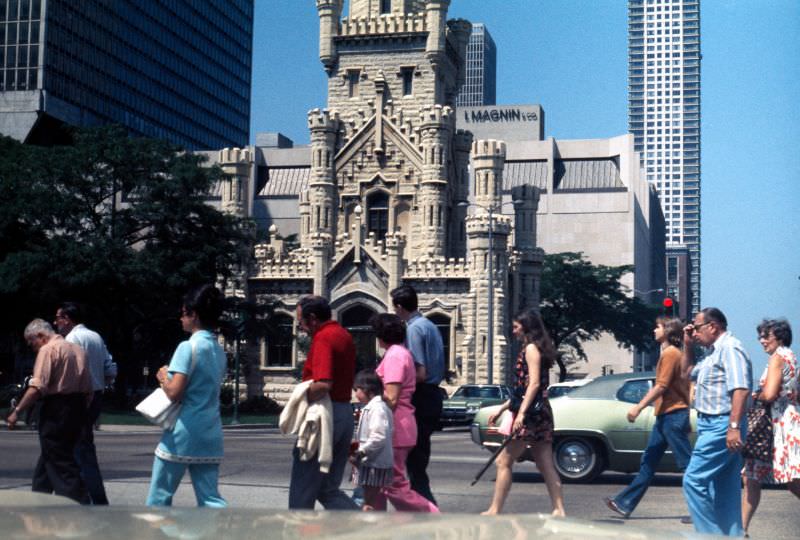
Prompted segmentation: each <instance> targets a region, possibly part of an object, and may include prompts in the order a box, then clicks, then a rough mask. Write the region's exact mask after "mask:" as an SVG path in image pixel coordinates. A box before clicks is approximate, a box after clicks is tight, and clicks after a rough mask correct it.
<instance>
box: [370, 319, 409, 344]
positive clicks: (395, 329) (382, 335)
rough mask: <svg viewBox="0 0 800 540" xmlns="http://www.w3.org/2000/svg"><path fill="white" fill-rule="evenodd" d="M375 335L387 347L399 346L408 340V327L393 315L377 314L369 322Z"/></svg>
mask: <svg viewBox="0 0 800 540" xmlns="http://www.w3.org/2000/svg"><path fill="white" fill-rule="evenodd" d="M369 324H371V325H372V328H373V329H375V335H376V336H377V337H378V338H379V339H382V340H383V342H384V343H386V344H387V345H397V344H398V343H403V342H404V341H405V340H406V325H405V323H403V319H401V318H400V317H398V316H397V315H395V314H393V313H377V314H375V315H373V316H372V318H371V319H370V320H369Z"/></svg>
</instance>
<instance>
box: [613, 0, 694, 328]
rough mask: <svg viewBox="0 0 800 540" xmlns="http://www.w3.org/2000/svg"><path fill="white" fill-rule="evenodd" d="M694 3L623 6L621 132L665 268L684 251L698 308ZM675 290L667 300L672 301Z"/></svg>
mask: <svg viewBox="0 0 800 540" xmlns="http://www.w3.org/2000/svg"><path fill="white" fill-rule="evenodd" d="M700 59H701V55H700V0H628V127H629V130H630V131H631V133H633V134H634V137H635V150H636V151H637V152H639V153H640V158H641V164H642V168H643V169H644V173H645V175H646V177H647V180H648V182H650V183H651V184H652V185H654V186H656V188H657V189H658V192H659V195H660V197H661V205H662V208H663V210H664V217H665V220H666V227H667V232H666V234H667V257H666V259H667V266H668V268H669V267H670V264H672V265H673V266H674V265H675V264H677V259H676V260H673V259H674V258H677V257H680V256H681V254H682V253H684V252H685V251H686V250H688V253H689V271H688V278H689V291H690V292H691V294H690V296H691V298H687V299H686V300H685V302H687V303H689V304H690V306H691V311H692V312H695V311H697V310H698V309H699V307H700ZM680 290H681V287H680V286H679V285H669V287H668V291H667V294H669V295H670V296H672V297H675V298H679V296H680Z"/></svg>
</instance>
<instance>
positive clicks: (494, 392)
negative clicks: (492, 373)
mask: <svg viewBox="0 0 800 540" xmlns="http://www.w3.org/2000/svg"><path fill="white" fill-rule="evenodd" d="M510 397H511V389H510V388H509V387H507V386H505V385H502V384H465V385H462V386H459V387H458V390H456V391H455V392H453V395H452V396H450V398H449V399H446V400H444V403H442V416H441V422H442V425H445V426H458V425H461V426H468V425H470V423H471V422H472V420H473V419H474V418H475V414H476V413H477V412H478V411H479V410H480V409H481V407H488V406H490V405H501V404H503V403H505V402H506V400H507V399H509V398H510Z"/></svg>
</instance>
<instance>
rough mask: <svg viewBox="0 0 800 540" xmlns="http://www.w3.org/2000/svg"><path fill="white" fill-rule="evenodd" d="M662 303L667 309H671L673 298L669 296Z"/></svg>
mask: <svg viewBox="0 0 800 540" xmlns="http://www.w3.org/2000/svg"><path fill="white" fill-rule="evenodd" d="M662 303H663V304H664V307H665V308H671V307H672V305H673V302H672V298H670V297H669V296H668V297H666V298H664V302H662Z"/></svg>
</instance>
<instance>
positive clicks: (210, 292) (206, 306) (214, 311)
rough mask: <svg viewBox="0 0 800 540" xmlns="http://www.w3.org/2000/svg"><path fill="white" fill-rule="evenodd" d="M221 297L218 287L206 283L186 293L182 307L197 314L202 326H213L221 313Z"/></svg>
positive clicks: (216, 323)
mask: <svg viewBox="0 0 800 540" xmlns="http://www.w3.org/2000/svg"><path fill="white" fill-rule="evenodd" d="M223 298H224V297H223V296H222V293H221V292H220V290H219V289H217V288H216V287H214V286H213V285H211V284H210V283H207V284H205V285H201V286H200V287H196V288H194V289H192V290H190V291H189V292H188V293H186V296H184V297H183V308H184V309H185V310H186V311H188V312H190V313H194V314H195V315H197V318H198V319H200V322H201V323H202V324H203V326H206V327H209V328H215V327H216V326H217V325H218V324H219V318H220V316H221V315H222V304H223Z"/></svg>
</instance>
